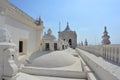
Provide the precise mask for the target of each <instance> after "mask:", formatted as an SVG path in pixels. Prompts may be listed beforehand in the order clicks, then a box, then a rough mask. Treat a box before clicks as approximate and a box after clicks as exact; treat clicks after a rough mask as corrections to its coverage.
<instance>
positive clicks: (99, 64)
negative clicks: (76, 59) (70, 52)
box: [77, 48, 120, 80]
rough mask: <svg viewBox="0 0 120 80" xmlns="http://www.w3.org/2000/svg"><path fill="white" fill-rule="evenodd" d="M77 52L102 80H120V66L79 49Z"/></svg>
mask: <svg viewBox="0 0 120 80" xmlns="http://www.w3.org/2000/svg"><path fill="white" fill-rule="evenodd" d="M77 51H78V52H79V54H80V55H81V56H82V58H83V59H84V60H85V62H86V63H87V64H88V66H89V67H90V68H91V69H92V70H93V72H94V73H95V74H96V75H97V77H98V78H99V79H100V80H120V66H119V65H115V64H114V63H112V62H110V61H107V60H106V59H104V58H102V57H100V56H95V55H94V54H92V53H89V52H87V51H84V50H81V49H78V48H77Z"/></svg>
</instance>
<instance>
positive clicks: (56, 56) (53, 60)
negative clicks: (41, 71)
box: [30, 51, 76, 68]
mask: <svg viewBox="0 0 120 80" xmlns="http://www.w3.org/2000/svg"><path fill="white" fill-rule="evenodd" d="M61 52H62V51H61ZM61 52H58V51H56V52H52V53H49V54H46V55H43V56H40V57H38V58H36V59H34V60H33V61H32V63H31V64H30V66H33V67H44V68H55V67H65V66H69V65H72V64H74V63H75V62H76V58H75V57H74V56H72V55H70V54H66V53H61Z"/></svg>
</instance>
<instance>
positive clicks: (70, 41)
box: [69, 39, 72, 47]
mask: <svg viewBox="0 0 120 80" xmlns="http://www.w3.org/2000/svg"><path fill="white" fill-rule="evenodd" d="M69 46H70V47H71V46H72V39H69Z"/></svg>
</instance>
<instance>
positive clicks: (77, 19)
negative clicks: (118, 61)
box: [9, 0, 120, 44]
mask: <svg viewBox="0 0 120 80" xmlns="http://www.w3.org/2000/svg"><path fill="white" fill-rule="evenodd" d="M9 1H10V2H11V3H13V4H14V5H16V6H17V7H18V8H20V9H21V10H23V11H24V12H25V13H27V14H28V15H30V16H31V17H33V18H34V19H36V18H38V17H39V16H40V17H41V18H42V20H43V22H44V26H45V29H44V31H47V29H48V28H51V29H52V30H53V34H54V35H55V36H56V37H57V35H58V31H59V22H60V23H61V30H64V29H65V27H66V24H67V22H69V25H70V28H71V29H72V30H75V31H76V32H77V36H78V43H79V42H81V41H84V40H85V38H87V40H88V43H89V44H100V43H101V40H102V39H101V36H102V35H103V29H104V26H107V30H108V32H109V35H110V36H111V38H110V40H111V42H112V44H120V0H9Z"/></svg>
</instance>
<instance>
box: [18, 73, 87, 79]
mask: <svg viewBox="0 0 120 80" xmlns="http://www.w3.org/2000/svg"><path fill="white" fill-rule="evenodd" d="M17 76H18V77H17V79H16V80H85V79H73V78H61V77H49V76H36V75H29V74H25V73H18V74H17Z"/></svg>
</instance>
